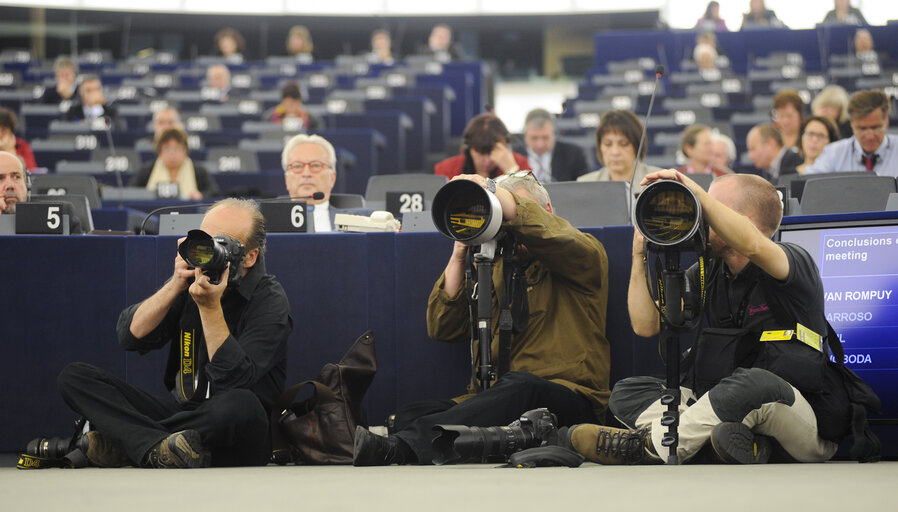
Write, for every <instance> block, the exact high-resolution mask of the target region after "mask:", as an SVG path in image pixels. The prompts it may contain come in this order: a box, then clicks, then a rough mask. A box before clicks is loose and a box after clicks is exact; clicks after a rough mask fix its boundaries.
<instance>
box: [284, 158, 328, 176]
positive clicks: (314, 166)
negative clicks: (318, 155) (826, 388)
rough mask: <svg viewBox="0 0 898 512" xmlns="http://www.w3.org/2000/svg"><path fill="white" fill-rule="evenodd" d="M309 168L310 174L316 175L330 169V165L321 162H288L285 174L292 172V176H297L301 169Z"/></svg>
mask: <svg viewBox="0 0 898 512" xmlns="http://www.w3.org/2000/svg"><path fill="white" fill-rule="evenodd" d="M306 166H309V170H310V171H312V174H318V173H319V172H321V171H323V170H325V169H330V167H331V166H330V165H328V164H326V163H324V162H322V161H321V160H312V161H311V162H300V161H299V160H297V161H295V162H290V163H289V164H287V168H286V169H285V172H292V173H294V174H299V173H301V172H302V171H303V169H305V168H306Z"/></svg>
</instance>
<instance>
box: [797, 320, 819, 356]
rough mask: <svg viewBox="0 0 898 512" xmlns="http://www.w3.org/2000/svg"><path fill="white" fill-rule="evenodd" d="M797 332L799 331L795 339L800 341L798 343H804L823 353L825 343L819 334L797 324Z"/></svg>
mask: <svg viewBox="0 0 898 512" xmlns="http://www.w3.org/2000/svg"><path fill="white" fill-rule="evenodd" d="M795 330H796V331H797V334H796V335H795V337H796V338H797V339H798V341H801V342H803V343H804V344H805V345H807V346H809V347H811V348H812V349H814V350H819V351H820V352H823V343H822V340H821V338H820V335H819V334H817V333H816V332H814V331H812V330H810V329H808V328H807V327H805V326H803V325H801V324H797V325H796V326H795Z"/></svg>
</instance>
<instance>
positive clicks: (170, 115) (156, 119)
mask: <svg viewBox="0 0 898 512" xmlns="http://www.w3.org/2000/svg"><path fill="white" fill-rule="evenodd" d="M172 128H178V129H180V130H183V129H184V123H182V122H181V115H180V114H178V109H176V108H175V107H164V108H160V109H159V110H157V111H155V112H153V140H156V138H158V137H159V136H160V135H162V132H164V131H165V130H170V129H172Z"/></svg>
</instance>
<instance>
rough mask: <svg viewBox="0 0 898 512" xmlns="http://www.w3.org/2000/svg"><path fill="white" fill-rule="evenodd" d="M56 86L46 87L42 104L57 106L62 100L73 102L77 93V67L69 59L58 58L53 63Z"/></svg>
mask: <svg viewBox="0 0 898 512" xmlns="http://www.w3.org/2000/svg"><path fill="white" fill-rule="evenodd" d="M53 74H55V75H56V86H55V87H52V88H50V87H48V88H47V89H46V90H45V91H44V96H43V97H42V98H41V102H42V103H48V104H54V105H58V104H59V103H61V102H62V101H63V100H73V99H75V98H76V96H75V92H77V91H78V65H77V64H75V61H74V60H72V59H71V58H69V57H65V56H63V57H59V58H57V59H56V62H54V63H53Z"/></svg>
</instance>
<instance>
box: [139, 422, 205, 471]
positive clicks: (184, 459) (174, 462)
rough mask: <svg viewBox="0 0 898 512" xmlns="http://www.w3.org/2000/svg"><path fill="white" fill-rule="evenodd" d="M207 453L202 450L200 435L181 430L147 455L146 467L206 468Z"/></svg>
mask: <svg viewBox="0 0 898 512" xmlns="http://www.w3.org/2000/svg"><path fill="white" fill-rule="evenodd" d="M210 462H211V461H210V457H209V452H208V451H206V450H205V449H203V442H202V439H201V438H200V433H199V432H197V431H196V430H182V431H180V432H175V433H174V434H172V435H170V436H168V437H166V438H165V439H163V440H162V441H160V442H159V444H158V445H156V446H154V447H153V448H152V449H151V450H150V451H149V452H148V453H147V459H146V465H147V466H148V467H151V468H208V467H209V464H210Z"/></svg>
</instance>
